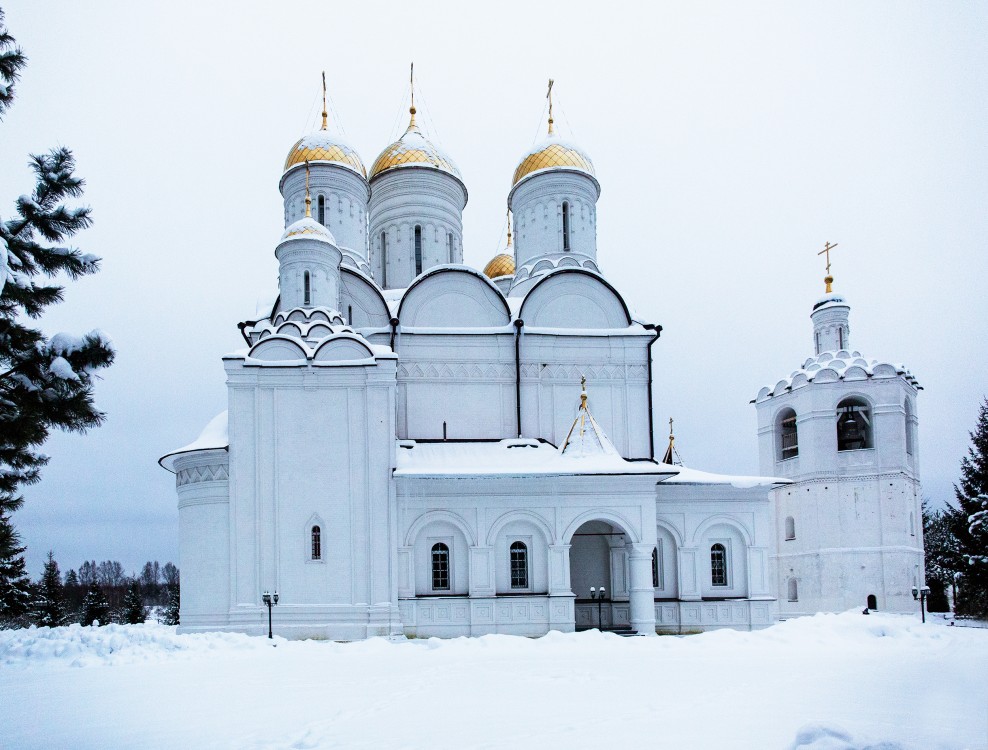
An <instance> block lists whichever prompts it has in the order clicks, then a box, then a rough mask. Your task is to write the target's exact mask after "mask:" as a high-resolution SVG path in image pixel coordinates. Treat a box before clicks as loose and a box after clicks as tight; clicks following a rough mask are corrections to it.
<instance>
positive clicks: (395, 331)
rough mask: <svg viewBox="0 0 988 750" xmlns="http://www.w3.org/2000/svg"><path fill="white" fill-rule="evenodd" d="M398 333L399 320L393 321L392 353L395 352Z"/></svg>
mask: <svg viewBox="0 0 988 750" xmlns="http://www.w3.org/2000/svg"><path fill="white" fill-rule="evenodd" d="M397 333H398V318H392V319H391V351H394V350H395V334H397Z"/></svg>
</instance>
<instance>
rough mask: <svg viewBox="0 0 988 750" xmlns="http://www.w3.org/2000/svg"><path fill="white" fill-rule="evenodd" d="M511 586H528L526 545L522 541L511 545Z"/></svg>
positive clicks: (518, 587) (525, 587) (514, 587)
mask: <svg viewBox="0 0 988 750" xmlns="http://www.w3.org/2000/svg"><path fill="white" fill-rule="evenodd" d="M511 588H513V589H527V588H528V547H526V546H525V544H524V543H523V542H514V543H513V544H512V545H511Z"/></svg>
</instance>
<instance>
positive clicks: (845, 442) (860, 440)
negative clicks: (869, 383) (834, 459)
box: [837, 398, 874, 451]
mask: <svg viewBox="0 0 988 750" xmlns="http://www.w3.org/2000/svg"><path fill="white" fill-rule="evenodd" d="M872 447H874V446H873V445H872V440H871V409H870V408H869V407H868V404H867V402H866V401H864V399H860V398H846V399H844V400H843V401H841V402H840V403H839V404H838V405H837V450H839V451H855V450H861V449H863V448H872Z"/></svg>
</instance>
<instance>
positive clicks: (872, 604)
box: [868, 594, 878, 610]
mask: <svg viewBox="0 0 988 750" xmlns="http://www.w3.org/2000/svg"><path fill="white" fill-rule="evenodd" d="M868 609H876V610H877V609H878V597H877V596H875V595H874V594H868Z"/></svg>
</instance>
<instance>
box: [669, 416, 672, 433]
mask: <svg viewBox="0 0 988 750" xmlns="http://www.w3.org/2000/svg"><path fill="white" fill-rule="evenodd" d="M669 437H672V417H669Z"/></svg>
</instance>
